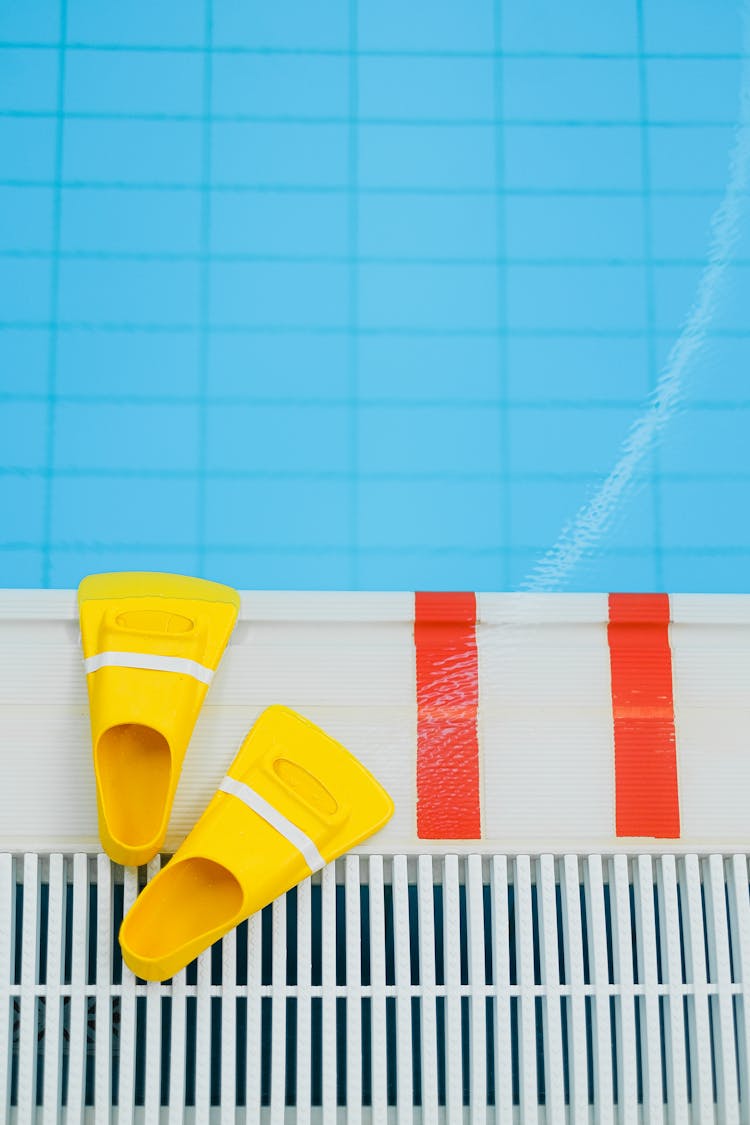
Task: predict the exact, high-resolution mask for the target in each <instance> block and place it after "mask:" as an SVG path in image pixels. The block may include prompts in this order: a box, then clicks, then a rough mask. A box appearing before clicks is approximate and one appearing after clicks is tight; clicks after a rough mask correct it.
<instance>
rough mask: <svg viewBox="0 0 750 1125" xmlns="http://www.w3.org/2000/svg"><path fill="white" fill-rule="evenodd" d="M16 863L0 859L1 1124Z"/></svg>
mask: <svg viewBox="0 0 750 1125" xmlns="http://www.w3.org/2000/svg"><path fill="white" fill-rule="evenodd" d="M15 899H16V876H15V862H14V860H13V857H12V856H10V855H7V854H6V855H2V856H0V1120H6V1121H7V1119H8V1117H9V1116H10V1097H11V1090H10V1080H11V1061H12V1058H11V1047H12V1043H13V998H12V996H11V985H12V983H13V961H14V958H15V933H16V911H15Z"/></svg>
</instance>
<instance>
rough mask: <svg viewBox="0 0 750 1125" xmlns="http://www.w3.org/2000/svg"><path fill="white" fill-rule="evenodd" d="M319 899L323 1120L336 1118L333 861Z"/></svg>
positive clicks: (322, 875)
mask: <svg viewBox="0 0 750 1125" xmlns="http://www.w3.org/2000/svg"><path fill="white" fill-rule="evenodd" d="M320 898H321V909H320V913H321V928H322V932H321V961H322V964H321V983H322V990H323V995H322V999H321V1020H322V1031H323V1034H322V1036H321V1050H322V1060H321V1062H322V1068H323V1075H322V1101H323V1123H324V1125H334V1122H335V1120H336V1097H337V1091H336V868H335V867H334V865H333V864H332V863H329V864H328V865H327V867H324V868H323V870H322V871H321V873H320Z"/></svg>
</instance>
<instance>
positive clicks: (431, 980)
mask: <svg viewBox="0 0 750 1125" xmlns="http://www.w3.org/2000/svg"><path fill="white" fill-rule="evenodd" d="M417 889H418V892H419V983H420V992H421V996H422V1007H421V1012H420V1017H421V1033H422V1034H421V1042H420V1048H421V1058H422V1074H421V1079H422V1108H423V1112H424V1116H425V1119H426V1120H428V1121H429V1120H434V1119H435V1118H436V1117H437V1112H438V1064H437V999H436V992H435V887H434V884H433V868H432V856H430V855H422V856H420V857H419V861H418V867H417Z"/></svg>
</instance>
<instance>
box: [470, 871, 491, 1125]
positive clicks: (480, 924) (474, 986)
mask: <svg viewBox="0 0 750 1125" xmlns="http://www.w3.org/2000/svg"><path fill="white" fill-rule="evenodd" d="M466 929H467V935H466V936H467V941H468V946H469V958H468V960H469V985H470V987H471V994H470V996H469V1018H470V1025H469V1027H470V1050H469V1057H470V1059H471V1081H470V1083H469V1088H470V1090H471V1097H470V1101H469V1106H470V1110H471V1121H472V1125H480V1123H482V1122H484V1121H486V1120H487V1015H486V1008H487V1005H486V1000H485V987H484V985H485V961H484V950H485V944H486V938H485V932H486V931H485V922H484V889H483V880H482V857H481V856H478V855H472V856H469V858H468V859H467V861H466Z"/></svg>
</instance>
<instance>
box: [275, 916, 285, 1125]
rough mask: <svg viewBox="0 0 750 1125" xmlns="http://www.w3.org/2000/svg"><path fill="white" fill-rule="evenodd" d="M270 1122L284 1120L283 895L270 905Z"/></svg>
mask: <svg viewBox="0 0 750 1125" xmlns="http://www.w3.org/2000/svg"><path fill="white" fill-rule="evenodd" d="M271 930H272V937H271V983H272V987H271V1125H281V1123H282V1122H283V1120H284V1091H285V1084H286V898H285V897H284V896H282V897H281V898H277V899H276V901H275V902H274V903H273V905H272V907H271Z"/></svg>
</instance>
